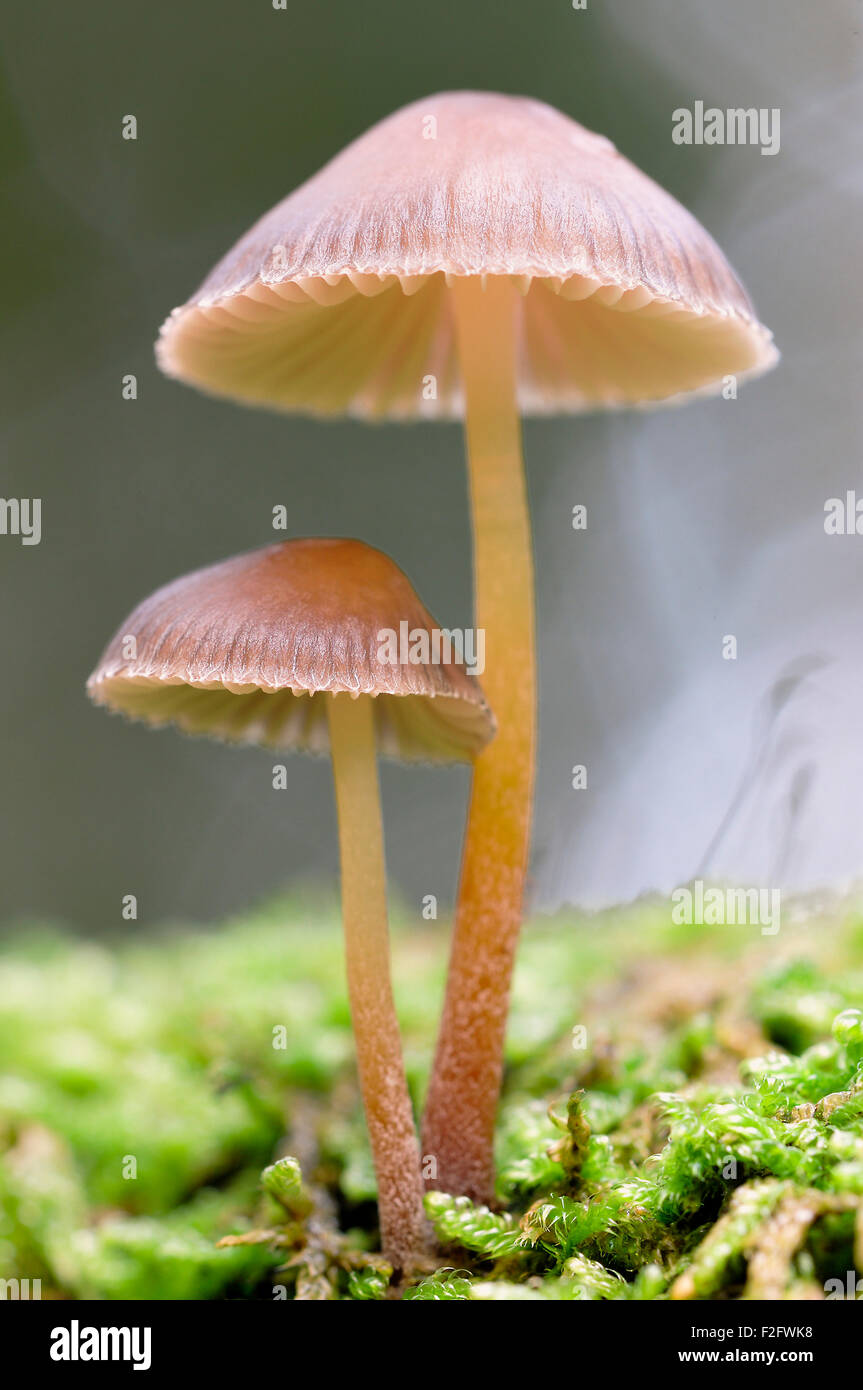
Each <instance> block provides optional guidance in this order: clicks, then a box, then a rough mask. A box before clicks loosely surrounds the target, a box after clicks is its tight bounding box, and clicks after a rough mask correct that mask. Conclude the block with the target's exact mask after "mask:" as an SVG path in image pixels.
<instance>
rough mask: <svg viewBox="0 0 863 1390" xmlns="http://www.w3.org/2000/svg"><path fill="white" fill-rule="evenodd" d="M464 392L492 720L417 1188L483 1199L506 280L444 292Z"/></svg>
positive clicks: (492, 953)
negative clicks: (427, 1178)
mask: <svg viewBox="0 0 863 1390" xmlns="http://www.w3.org/2000/svg"><path fill="white" fill-rule="evenodd" d="M452 295H453V307H454V311H455V319H456V332H457V338H458V349H459V355H460V360H461V370H462V377H463V380H464V383H465V392H466V432H467V448H468V460H469V472H470V488H471V504H472V510H473V528H474V570H475V584H476V623H477V626H478V627H481V628H484V629H485V634H486V669H485V672H484V673H483V677H482V684H483V688H484V690H485V692H486V695H487V697H488V700H489V703H490V705H491V707H492V709H493V711H494V713H495V715H496V716H497V722H498V731H497V734H496V736H495V738H494V740H493V741H492V743H491V744H490V745H489V747H488V748H487V749H486V750H485V751H484V752H483V753H482V754H481V755H480V756H479V758H478V759H477V762H476V765H475V768H474V774H473V784H472V788H471V800H470V811H469V814H468V825H467V833H466V838H465V846H464V853H463V858H462V870H461V883H460V887H459V899H458V907H457V911H456V920H455V928H454V933H453V943H452V952H451V957H450V968H449V977H448V982H447V992H446V999H445V1003H444V1011H443V1018H442V1022H441V1029H440V1034H439V1038H438V1047H437V1054H436V1056H435V1063H434V1069H433V1072H432V1079H431V1083H430V1088H429V1094H428V1101H427V1104H426V1112H425V1118H424V1125H423V1142H422V1148H423V1155H424V1161H425V1156H434V1157H435V1158H436V1160H437V1176H436V1178H435V1179H434V1180H433V1181H431V1183H430V1185H431V1186H434V1187H438V1188H442V1189H444V1190H445V1191H448V1192H457V1193H466V1194H467V1195H468V1196H471V1197H473V1198H474V1199H476V1200H479V1201H489V1200H491V1197H492V1195H493V1190H494V1162H493V1141H494V1122H495V1114H496V1110H497V1101H498V1095H499V1092H500V1081H501V1072H502V1067H503V1044H504V1034H505V1031H506V1017H507V1011H508V1007H509V992H510V981H511V977H512V967H513V961H514V957H515V949H516V945H517V942H518V934H519V928H520V925H521V914H522V899H523V895H524V880H525V875H526V872H527V860H528V850H529V841H530V819H531V803H532V798H533V775H534V725H535V719H536V671H535V662H536V658H535V653H534V597H533V553H532V545H531V534H530V513H529V510H528V504H527V492H526V487H525V479H524V469H523V466H522V457H521V430H520V425H519V417H518V409H517V402H516V322H517V320H516V315H517V313H518V311H519V299H518V294H517V290H516V289H515V286H514V285H513V284H512V282H511V281H510V280H508V279H506V278H505V277H499V278H498V277H491V278H489V280H488V282H487V288H485V289H484V288H483V286H482V282H481V281H480V280H478V279H476V278H465V279H459V280H456V281H455V285H454V288H453V290H452Z"/></svg>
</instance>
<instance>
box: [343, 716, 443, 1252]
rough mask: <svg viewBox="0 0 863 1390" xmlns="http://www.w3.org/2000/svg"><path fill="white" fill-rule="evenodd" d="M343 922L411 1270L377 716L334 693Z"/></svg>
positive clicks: (373, 1127)
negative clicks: (380, 793) (388, 922)
mask: <svg viewBox="0 0 863 1390" xmlns="http://www.w3.org/2000/svg"><path fill="white" fill-rule="evenodd" d="M327 709H328V714H329V724H330V747H331V751H332V759H333V777H334V780H335V787H336V806H337V810H338V818H339V849H340V853H341V864H342V916H343V919H344V930H345V953H346V956H347V970H348V996H349V998H350V1004H351V1018H352V1020H353V1029H354V1038H355V1042H356V1049H357V1063H358V1067H359V1074H360V1088H361V1090H362V1096H363V1105H364V1107H365V1112H366V1124H367V1126H368V1131H369V1137H370V1139H371V1146H372V1154H373V1157H374V1163H375V1172H376V1174H377V1180H378V1211H379V1215H380V1224H381V1244H382V1248H383V1251H384V1254H385V1255H386V1256H387V1258H388V1259H389V1260H390V1261H391V1263H392V1264H393V1266H394V1267H395V1268H396V1269H397V1270H404V1269H409V1268H410V1267H411V1264H412V1262H413V1260H414V1257H415V1256H417V1255H418V1254H419V1253H421V1252H422V1250H423V1249H424V1247H425V1244H426V1225H425V1217H424V1213H423V1204H422V1180H421V1177H420V1160H419V1149H418V1145H417V1137H416V1128H415V1125H414V1117H413V1111H412V1109H411V1101H410V1095H409V1094H408V1088H407V1081H406V1080H405V1070H404V1060H403V1057H402V1045H401V1036H400V1034H399V1025H398V1018H397V1015H396V1008H395V1001H394V999H393V993H392V986H391V984H390V947H389V932H388V929H387V900H386V872H385V868H384V848H383V826H382V821H381V806H380V795H379V791H378V771H377V762H376V750H375V732H374V715H373V711H372V702H371V699H370V698H367V697H363V696H361V697H360V698H359V699H356V700H355V699H352V698H351V696H350V695H335V696H330V697H328V704H327Z"/></svg>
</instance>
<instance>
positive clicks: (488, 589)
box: [157, 92, 777, 1200]
mask: <svg viewBox="0 0 863 1390" xmlns="http://www.w3.org/2000/svg"><path fill="white" fill-rule="evenodd" d="M157 353H158V360H159V363H160V365H161V367H162V369H163V370H164V371H165V372H167V373H168V374H169V375H171V376H175V377H179V378H181V379H182V380H184V381H187V382H190V383H193V384H195V385H197V386H200V387H202V388H203V389H205V390H207V391H211V392H215V393H218V394H222V395H227V396H231V397H234V398H236V399H239V400H243V401H247V402H251V403H258V404H267V405H271V406H276V407H281V408H283V409H285V410H303V411H307V412H313V413H318V414H322V415H333V414H341V413H352V414H356V415H361V416H366V417H370V418H372V419H380V418H384V417H391V418H392V417H396V418H399V417H401V418H407V417H415V416H429V417H434V416H437V417H441V416H443V417H446V416H462V415H463V416H464V417H465V422H466V433H467V444H468V456H469V469H470V480H471V499H472V511H473V528H474V563H475V575H476V622H477V625H478V626H479V627H481V628H483V629H484V630H485V633H486V644H487V645H486V675H485V686H486V690H487V692H488V695H489V699H490V701H491V703H492V706H493V707H494V709H495V712H496V714H497V718H498V726H499V732H498V736H497V738H496V739H495V741H494V743H493V744H492V745H491V746H490V747H489V749H488V751H487V752H486V753H484V754H483V755H482V757H481V758H480V759H479V760H478V762H477V766H476V771H475V775H474V783H473V791H472V797H471V809H470V815H469V820H468V830H467V837H466V842H465V850H464V859H463V867H462V878H461V888H460V894H459V904H458V911H457V916H456V925H455V932H454V939H453V948H452V960H451V967H450V974H449V981H448V986H447V998H446V1004H445V1008H444V1017H443V1021H442V1026H441V1033H440V1040H439V1045H438V1053H437V1058H436V1063H435V1069H434V1073H433V1076H432V1082H431V1087H430V1091H429V1100H428V1106H427V1110H426V1118H425V1128H424V1135H425V1138H424V1145H425V1147H426V1148H427V1149H428V1150H429V1151H433V1152H435V1153H436V1155H437V1158H438V1183H439V1185H440V1186H443V1187H445V1188H447V1189H448V1190H450V1191H456V1192H466V1193H468V1194H469V1195H471V1196H474V1197H478V1198H481V1199H483V1200H486V1199H488V1197H489V1196H490V1193H491V1186H492V1176H493V1173H492V1135H493V1126H494V1116H495V1109H496V1104H497V1095H498V1090H499V1084H500V1075H501V1064H502V1048H503V1035H504V1030H505V1024H506V1013H507V1005H508V996H509V985H510V977H511V971H512V963H513V958H514V952H515V946H516V942H517V937H518V931H519V927H520V921H521V911H522V897H523V886H524V879H525V874H526V869H527V856H528V845H529V833H530V814H531V802H532V794H533V769H534V723H535V703H536V697H535V684H536V681H535V655H534V631H533V623H534V597H533V559H532V550H531V533H530V519H529V514H528V507H527V496H526V489H525V482H524V474H523V467H522V457H521V438H520V428H519V414H520V413H527V414H534V413H552V412H558V413H559V412H577V411H583V410H588V409H595V408H612V407H618V406H624V405H632V404H646V403H648V402H661V401H668V400H671V399H677V398H680V397H682V396H684V395H686V394H693V393H708V392H715V391H718V390H719V389H720V387H721V385H722V382H723V379H724V378H726V377H727V376H729V375H734V376H736V377H737V378H738V379H739V380H743V379H744V378H746V377H751V376H755V375H758V374H759V373H761V372H764V371H766V370H767V369H768V368H769V367H771V366H772V365H773V364H774V362H775V361H776V360H777V353H776V351H775V348H774V347H773V343H772V338H771V335H770V333H769V331H768V330H767V329H766V328H765V327H763V326H762V324H761V323H759V321H758V318H757V316H756V315H755V312H754V310H753V308H752V305H751V303H750V301H749V298H748V296H747V294H746V291H745V290H744V289H743V287H742V286H741V284H740V282H739V281H738V280H737V278H736V276H735V275H734V272H733V271H732V270H731V268H730V266H729V265H728V263H727V261H726V260H725V257H724V256H723V255H722V252H721V251H720V250H719V248H718V247H717V246H716V244H715V242H714V241H713V240H712V239H711V237H710V236H709V235H708V234H707V232H705V230H704V229H703V228H702V227H701V225H700V224H699V223H698V222H697V221H696V220H695V218H694V217H692V216H691V215H690V214H689V213H688V212H687V211H686V210H685V209H684V208H683V207H681V206H680V204H679V203H677V202H676V201H675V200H674V198H672V197H671V196H670V195H669V194H667V193H666V192H664V191H663V190H662V189H661V188H660V187H658V185H657V184H655V183H654V182H653V181H652V180H651V179H649V178H648V177H647V176H646V175H644V174H642V173H641V172H640V171H639V170H638V169H637V168H635V166H634V165H632V164H631V163H629V161H628V160H626V159H625V158H623V156H621V155H620V154H618V152H617V151H616V150H615V148H614V146H613V145H612V144H611V143H610V141H608V140H606V139H604V138H603V137H602V136H599V135H596V134H593V133H592V132H590V131H588V130H585V129H584V128H583V127H582V126H580V125H577V124H576V123H575V122H574V121H572V120H570V119H569V118H568V117H567V116H564V115H563V114H561V113H560V112H559V111H555V110H553V109H552V108H551V107H549V106H546V105H544V104H543V103H542V102H538V101H533V100H531V99H528V98H523V97H512V96H501V95H497V94H495V93H487V92H451V93H445V94H443V95H439V96H433V97H427V98H424V99H423V100H421V101H418V102H415V103H414V104H413V105H410V106H407V107H405V108H404V109H403V110H401V111H398V112H396V113H395V114H394V115H392V116H390V117H388V118H387V119H386V120H384V121H382V122H381V123H380V124H379V125H376V126H374V127H373V128H372V129H371V130H370V131H368V132H367V133H366V134H365V135H363V136H361V137H360V138H359V139H358V140H356V141H355V142H354V143H353V144H352V145H350V146H348V148H347V149H345V150H344V151H343V152H342V153H341V154H339V155H338V156H336V158H335V159H333V160H332V161H331V162H330V163H329V164H328V165H326V167H325V168H324V169H322V170H321V171H320V172H319V173H318V174H316V175H315V176H314V177H313V178H311V179H310V180H309V181H308V182H307V183H305V184H303V185H302V187H300V188H298V189H297V190H296V191H295V192H293V193H291V194H290V195H289V196H288V197H287V198H286V199H284V201H283V202H281V203H279V204H278V205H277V206H276V207H275V208H273V209H272V211H270V212H269V213H267V214H266V215H265V216H264V217H263V218H261V220H260V221H259V222H257V223H256V224H255V226H253V227H252V228H251V230H250V231H248V232H247V233H246V234H245V236H243V237H242V238H241V240H240V241H239V242H238V243H237V245H236V246H235V247H234V248H233V249H232V250H231V251H229V252H228V254H227V255H226V256H225V258H224V259H223V260H222V261H221V262H220V264H219V265H217V266H216V268H215V269H214V270H213V271H212V273H211V274H210V275H209V277H208V278H207V279H206V280H205V282H204V284H203V285H202V287H201V288H200V290H198V292H197V294H195V295H194V296H193V297H192V299H191V300H190V301H189V302H188V303H187V304H186V305H184V306H183V307H182V308H180V309H177V310H175V311H174V313H173V315H172V316H171V317H170V318H169V319H168V321H167V323H166V324H165V325H164V327H163V329H162V333H161V337H160V340H159V344H158V349H157Z"/></svg>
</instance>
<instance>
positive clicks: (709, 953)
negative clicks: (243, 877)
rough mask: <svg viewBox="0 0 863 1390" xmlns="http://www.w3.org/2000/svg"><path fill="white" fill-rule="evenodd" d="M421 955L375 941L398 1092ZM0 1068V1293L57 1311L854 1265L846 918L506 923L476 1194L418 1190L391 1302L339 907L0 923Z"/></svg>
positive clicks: (792, 1287) (433, 956)
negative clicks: (499, 1044)
mask: <svg viewBox="0 0 863 1390" xmlns="http://www.w3.org/2000/svg"><path fill="white" fill-rule="evenodd" d="M445 957H446V940H445V933H444V932H442V931H438V932H436V933H430V931H429V929H428V928H427V927H425V926H422V925H420V924H418V923H414V922H411V923H408V922H407V921H405V920H402V921H401V922H397V923H396V928H395V932H394V962H395V971H396V991H397V997H398V1004H399V1012H400V1017H401V1018H402V1020H403V1025H404V1033H405V1050H406V1057H407V1062H408V1071H409V1078H410V1083H411V1087H412V1090H413V1093H414V1098H415V1101H416V1103H417V1105H419V1104H420V1103H421V1100H422V1093H423V1089H424V1086H425V1082H426V1069H427V1064H428V1059H429V1057H430V1054H431V1048H432V1044H433V1038H434V1034H435V1027H436V1019H437V1014H438V1010H439V1006H440V998H441V991H442V983H443V969H444V962H445ZM0 1058H2V1062H0V1278H15V1277H17V1278H27V1277H29V1278H40V1279H42V1281H43V1285H44V1286H46V1287H47V1289H49V1290H53V1291H55V1292H57V1293H59V1294H63V1295H66V1296H71V1297H77V1298H97V1299H102V1298H169V1299H202V1298H235V1297H239V1298H267V1299H270V1298H273V1297H277V1298H278V1297H284V1298H289V1299H291V1298H296V1299H300V1300H311V1299H336V1300H340V1299H351V1300H357V1301H375V1300H380V1299H383V1298H385V1297H392V1296H394V1294H395V1295H398V1293H399V1292H401V1295H402V1296H403V1297H404V1298H405V1299H411V1300H412V1299H437V1300H444V1301H452V1300H456V1301H489V1300H507V1299H511V1300H521V1301H537V1300H545V1301H547V1300H552V1301H560V1300H576V1301H579V1300H609V1299H656V1298H668V1297H673V1298H717V1297H755V1296H769V1297H804V1296H810V1295H811V1293H812V1291H813V1289H815V1290H816V1291H817V1290H819V1289H823V1286H824V1283H825V1281H826V1280H827V1279H836V1280H840V1281H844V1280H845V1278H846V1276H847V1274H848V1273H849V1271H851V1270H854V1269H855V1268H856V1270H857V1272H858V1273H860V1272H863V1271H861V1269H860V1260H861V1253H863V1250H861V1247H863V1217H861V1210H863V919H861V916H860V914H859V912H858V911H856V910H855V909H854V907H853V905H852V906H845V907H843V908H842V909H841V910H840V909H837V910H835V911H833V912H831V913H830V914H827V913H823V912H822V914H821V915H820V917H818V918H814V917H811V918H809V919H804V920H801V921H800V922H798V923H797V924H796V925H795V926H793V927H791V926H783V930H782V933H781V934H780V935H779V936H778V937H776V938H769V939H764V938H761V937H760V936H757V935H754V934H753V933H752V932H751V931H748V930H747V929H745V928H729V927H723V928H692V927H688V928H681V927H680V926H678V925H675V924H673V923H671V921H670V915H669V912H668V909H667V905H664V904H661V903H649V904H642V905H639V906H637V907H635V908H632V909H630V910H628V911H626V912H620V913H614V914H608V915H604V916H602V917H599V918H589V919H584V918H579V917H577V916H575V915H565V916H561V917H558V918H556V919H553V920H546V921H544V922H541V923H534V924H532V925H531V926H530V927H528V928H527V929H526V932H525V937H524V944H523V949H522V952H521V955H520V961H519V969H518V973H517V978H516V982H515V989H514V999H513V1013H512V1019H511V1025H510V1029H509V1035H508V1055H507V1073H506V1085H505V1092H504V1097H503V1102H502V1107H501V1114H500V1122H499V1126H498V1143H497V1161H498V1204H499V1205H498V1207H497V1209H487V1208H483V1207H476V1206H474V1205H473V1204H471V1203H470V1202H468V1201H466V1200H465V1199H461V1198H451V1197H448V1196H447V1195H445V1194H440V1193H437V1194H431V1195H430V1196H429V1198H428V1211H429V1216H430V1220H431V1223H432V1225H433V1227H434V1230H435V1234H436V1236H437V1239H438V1242H439V1245H440V1250H441V1256H440V1267H439V1268H437V1269H429V1270H427V1271H426V1272H425V1273H424V1274H423V1275H418V1276H417V1278H416V1279H415V1280H414V1281H413V1282H412V1283H411V1284H410V1285H409V1286H408V1287H407V1288H406V1289H404V1290H402V1291H396V1290H393V1289H391V1288H390V1287H389V1280H390V1271H389V1269H388V1267H387V1266H386V1265H385V1264H384V1263H383V1262H382V1261H381V1260H380V1258H379V1257H376V1256H375V1254H374V1251H375V1242H376V1231H375V1207H374V1196H375V1185H374V1173H373V1170H372V1166H371V1160H370V1155H369V1150H368V1144H367V1140H366V1135H365V1129H364V1124H363V1118H362V1108H361V1105H360V1103H359V1098H358V1094H357V1089H356V1081H355V1073H354V1061H353V1045H352V1039H351V1032H350V1018H349V1011H348V1008H347V1002H346V998H345V988H344V982H343V958H342V943H341V933H340V927H339V920H338V913H337V911H336V909H335V907H334V906H333V905H331V904H326V903H321V902H307V901H288V902H285V901H283V902H279V903H276V904H271V905H270V906H269V907H267V908H266V909H264V910H262V911H260V912H258V913H255V914H252V915H250V916H248V917H246V918H244V919H243V920H240V921H236V922H232V923H229V924H227V925H226V926H224V927H222V928H219V929H218V930H213V931H210V932H202V931H197V932H191V931H189V932H177V933H174V934H172V935H163V936H160V937H157V936H151V937H144V936H141V937H139V938H137V939H136V940H135V941H134V942H131V943H126V944H124V945H122V946H120V947H116V948H113V949H111V950H108V949H107V948H105V947H101V946H94V945H92V944H85V943H81V942H79V941H76V940H74V939H72V938H69V937H67V936H66V935H64V934H63V933H62V932H58V931H51V930H46V929H38V930H34V929H30V930H29V931H28V933H27V934H26V936H25V935H21V936H18V937H15V936H13V937H10V938H9V939H8V940H7V941H6V943H5V946H4V947H3V948H2V969H0ZM855 1260H856V1261H857V1264H856V1266H855V1263H854V1261H855ZM765 1291H766V1294H765Z"/></svg>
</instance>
